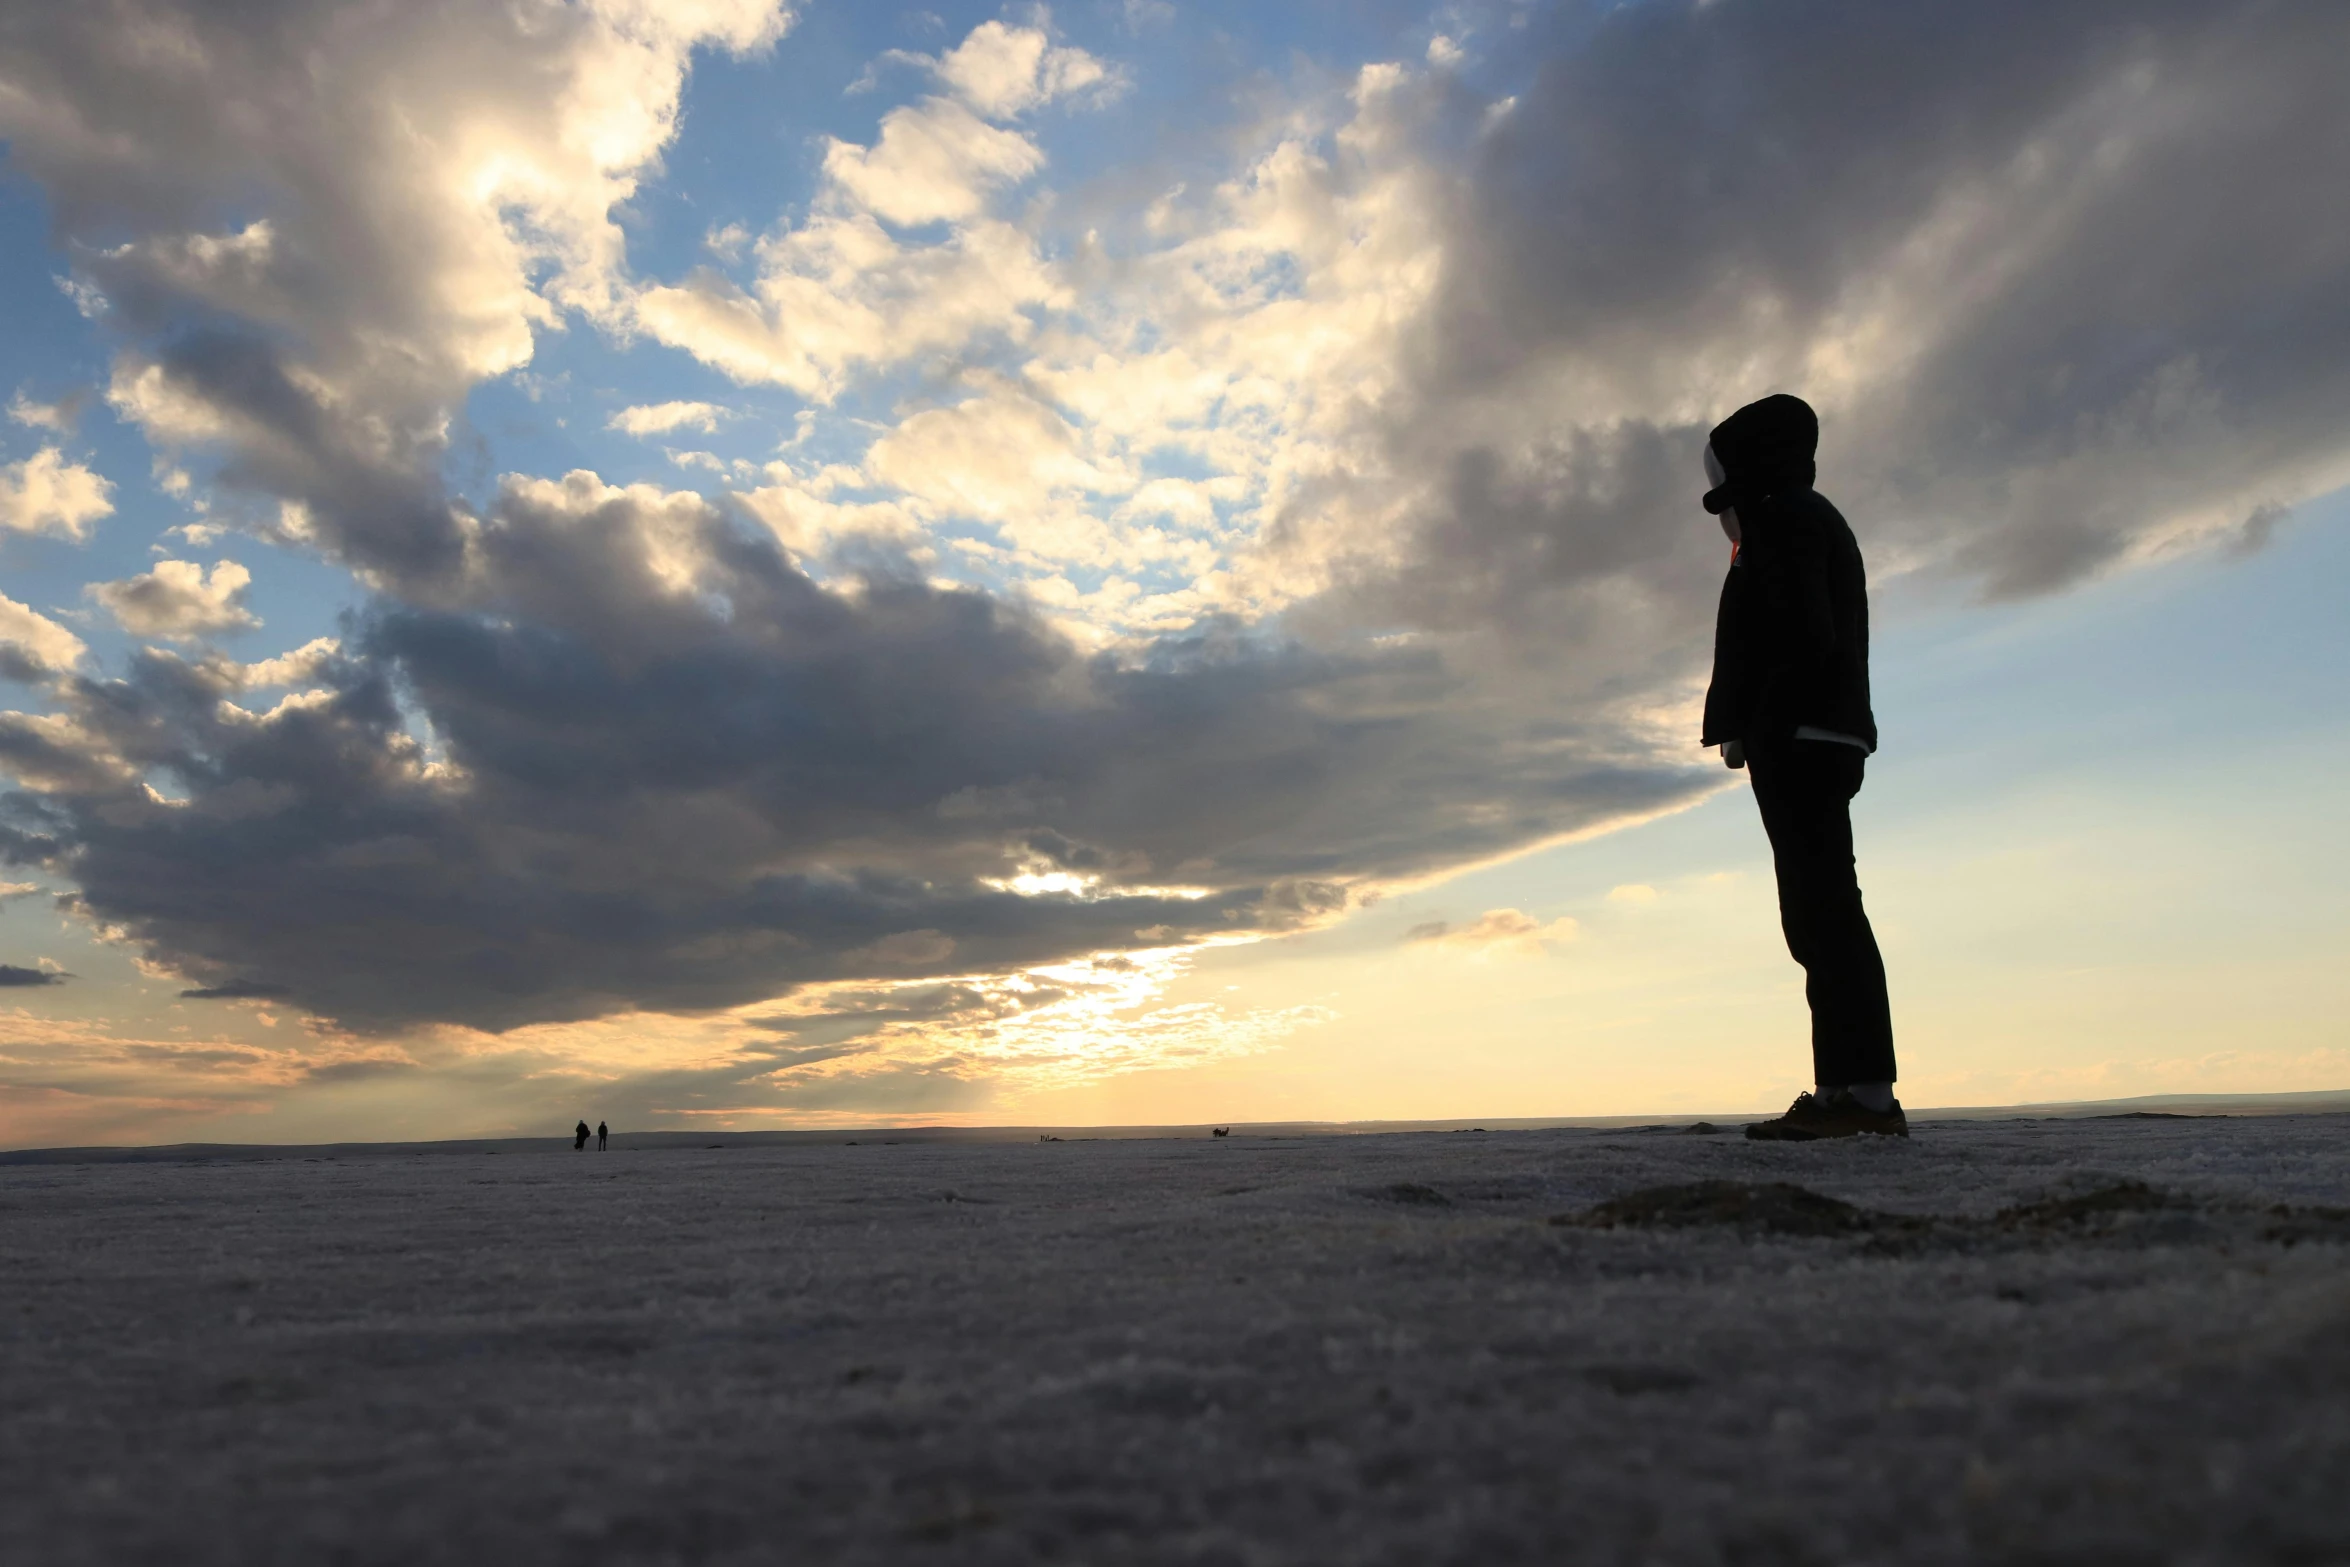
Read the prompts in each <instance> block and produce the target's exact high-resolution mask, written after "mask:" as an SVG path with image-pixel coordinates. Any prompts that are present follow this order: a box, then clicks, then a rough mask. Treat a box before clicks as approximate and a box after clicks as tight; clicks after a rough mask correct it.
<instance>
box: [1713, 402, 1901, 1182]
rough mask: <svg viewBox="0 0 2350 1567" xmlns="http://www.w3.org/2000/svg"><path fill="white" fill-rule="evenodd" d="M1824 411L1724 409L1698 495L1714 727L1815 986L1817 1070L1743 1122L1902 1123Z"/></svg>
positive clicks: (1844, 533)
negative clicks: (1705, 554)
mask: <svg viewBox="0 0 2350 1567" xmlns="http://www.w3.org/2000/svg"><path fill="white" fill-rule="evenodd" d="M1819 439H1820V422H1819V417H1818V416H1817V415H1816V414H1814V413H1813V412H1812V410H1811V406H1810V405H1809V404H1808V403H1805V402H1804V401H1803V400H1802V399H1801V398H1797V397H1789V396H1787V395H1785V394H1784V393H1781V394H1779V395H1777V396H1774V397H1766V398H1764V399H1763V400H1762V401H1761V402H1758V403H1749V404H1747V405H1746V406H1745V407H1744V408H1741V409H1739V410H1738V411H1737V412H1736V413H1734V414H1732V415H1731V416H1730V417H1729V418H1727V419H1725V420H1723V421H1722V422H1721V423H1720V424H1718V425H1716V426H1714V430H1713V434H1712V436H1711V437H1710V439H1709V442H1708V444H1707V446H1706V449H1705V471H1706V477H1707V479H1708V480H1709V481H1710V482H1711V483H1712V485H1713V488H1712V489H1710V490H1708V491H1707V492H1706V495H1705V502H1704V504H1705V509H1706V510H1707V511H1709V512H1711V513H1713V514H1714V515H1715V516H1717V517H1719V518H1720V519H1721V522H1722V531H1723V532H1724V533H1726V534H1728V535H1729V538H1730V545H1731V553H1730V574H1729V577H1728V580H1726V581H1725V582H1724V583H1723V584H1722V603H1721V610H1720V613H1719V615H1718V617H1717V619H1716V621H1715V625H1714V672H1713V684H1712V686H1711V687H1710V688H1709V689H1708V690H1707V691H1706V694H1705V732H1704V735H1703V737H1702V739H1701V741H1700V743H1701V744H1704V745H1718V746H1720V747H1721V748H1722V760H1723V761H1724V762H1725V763H1727V764H1728V765H1730V766H1731V767H1743V768H1745V769H1746V772H1747V776H1748V777H1749V778H1750V779H1752V780H1753V784H1754V799H1755V804H1756V805H1758V806H1759V807H1761V810H1762V821H1763V831H1764V832H1765V833H1767V834H1769V835H1770V840H1771V863H1772V865H1773V867H1774V868H1775V869H1776V871H1777V873H1778V881H1779V923H1780V925H1781V927H1782V928H1783V929H1784V930H1785V931H1786V933H1787V950H1788V951H1789V952H1791V953H1793V954H1794V956H1795V961H1796V962H1798V963H1800V964H1802V965H1803V970H1804V975H1805V983H1804V996H1805V998H1806V999H1807V1000H1808V1001H1809V1002H1810V1003H1811V1051H1812V1082H1813V1084H1814V1085H1815V1086H1814V1087H1813V1089H1812V1091H1811V1092H1810V1093H1807V1094H1801V1095H1798V1096H1797V1098H1796V1100H1795V1103H1794V1104H1793V1105H1792V1106H1790V1107H1789V1108H1788V1111H1787V1113H1786V1114H1785V1115H1783V1116H1780V1117H1778V1118H1777V1119H1776V1120H1770V1121H1763V1122H1758V1123H1757V1124H1755V1125H1753V1126H1749V1127H1748V1128H1747V1129H1746V1135H1747V1136H1749V1137H1756V1138H1762V1139H1765V1140H1771V1141H1788V1142H1808V1141H1810V1140H1812V1139H1814V1138H1821V1137H1850V1136H1854V1135H1856V1134H1858V1133H1863V1132H1873V1133H1877V1134H1880V1135H1884V1136H1891V1137H1907V1136H1908V1135H1909V1118H1908V1117H1907V1116H1906V1115H1904V1114H1903V1113H1902V1110H1901V1101H1900V1100H1898V1099H1896V1098H1894V1097H1893V1082H1894V1067H1893V1013H1892V1007H1891V1005H1890V1004H1889V1003H1888V1001H1887V1000H1886V996H1885V961H1884V959H1883V958H1882V957H1881V956H1879V954H1878V952H1877V938H1876V934H1875V932H1873V931H1872V930H1870V929H1869V917H1868V914H1867V912H1866V911H1865V910H1863V909H1862V907H1861V901H1860V879H1859V876H1858V874H1857V873H1856V871H1855V870H1854V866H1853V857H1852V809H1851V802H1852V797H1853V796H1854V795H1856V794H1858V793H1860V785H1861V777H1862V774H1863V773H1864V772H1865V771H1866V770H1867V766H1868V759H1869V756H1870V754H1871V753H1873V752H1874V751H1875V750H1876V749H1877V721H1876V717H1875V715H1874V714H1872V713H1871V712H1870V710H1869V595H1868V577H1867V574H1866V572H1865V571H1864V569H1863V567H1862V564H1861V558H1860V546H1859V544H1858V543H1857V542H1856V541H1855V540H1854V539H1853V536H1852V529H1851V527H1850V526H1849V525H1847V524H1846V522H1845V521H1844V518H1843V516H1842V514H1841V513H1839V512H1838V511H1837V510H1836V508H1835V507H1833V506H1831V505H1829V504H1828V501H1827V498H1826V497H1825V496H1823V495H1821V494H1820V493H1819V492H1818V491H1817V490H1815V489H1813V488H1812V480H1813V478H1814V468H1813V456H1814V454H1815V453H1816V452H1817V451H1818V449H1819Z"/></svg>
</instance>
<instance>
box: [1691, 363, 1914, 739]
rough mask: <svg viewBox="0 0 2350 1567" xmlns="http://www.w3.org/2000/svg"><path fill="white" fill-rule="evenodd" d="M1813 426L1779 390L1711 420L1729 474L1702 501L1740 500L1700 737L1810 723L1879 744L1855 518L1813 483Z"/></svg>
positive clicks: (1783, 735)
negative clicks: (1848, 518) (1735, 541)
mask: <svg viewBox="0 0 2350 1567" xmlns="http://www.w3.org/2000/svg"><path fill="white" fill-rule="evenodd" d="M1819 437H1820V425H1819V419H1818V416H1817V415H1815V414H1814V413H1813V412H1812V411H1811V408H1810V406H1809V405H1808V404H1806V403H1805V402H1804V401H1803V400H1802V399H1801V398H1796V397H1789V396H1786V395H1785V394H1783V393H1782V394H1780V395H1778V396H1774V397H1766V398H1764V399H1763V400H1762V401H1761V402H1758V403H1749V404H1747V405H1746V406H1745V407H1744V408H1741V409H1739V410H1738V411H1737V412H1736V413H1734V414H1732V415H1731V416H1730V417H1729V418H1727V419H1725V420H1723V421H1722V422H1721V423H1720V424H1718V425H1716V426H1714V430H1713V434H1712V436H1711V438H1710V439H1711V442H1712V445H1713V450H1714V457H1715V459H1716V460H1717V461H1718V462H1719V463H1720V464H1721V467H1722V472H1723V475H1724V478H1723V482H1722V483H1721V484H1720V485H1719V486H1717V487H1716V488H1714V489H1712V490H1710V491H1708V492H1707V493H1706V497H1705V509H1706V510H1707V511H1709V512H1713V513H1715V514H1716V515H1719V514H1720V513H1721V512H1723V511H1726V510H1728V509H1730V508H1732V507H1735V508H1737V512H1738V533H1739V544H1738V550H1737V553H1736V554H1735V555H1734V556H1732V557H1731V561H1730V572H1729V576H1728V577H1727V579H1725V580H1724V582H1723V583H1722V600H1721V607H1720V609H1719V611H1718V612H1717V613H1716V615H1715V619H1714V672H1713V683H1712V685H1711V686H1710V687H1708V688H1707V690H1706V693H1705V730H1704V733H1703V735H1702V736H1701V738H1700V740H1699V744H1701V745H1721V744H1723V743H1725V742H1727V741H1731V740H1738V741H1743V742H1744V743H1746V744H1747V745H1749V746H1753V745H1757V744H1762V745H1768V744H1770V743H1772V742H1774V741H1779V740H1787V739H1792V738H1793V737H1794V735H1795V731H1796V730H1797V729H1798V728H1799V727H1811V728H1816V729H1822V730H1827V731H1830V732H1832V733H1836V734H1847V735H1855V736H1858V737H1859V738H1860V739H1862V740H1865V741H1867V742H1868V748H1869V749H1870V750H1871V751H1874V750H1875V749H1876V748H1877V720H1876V716H1875V715H1874V714H1873V713H1872V712H1871V711H1870V710H1869V594H1868V573H1867V571H1866V569H1865V567H1864V566H1863V565H1862V562H1861V558H1860V544H1859V542H1858V541H1857V540H1855V539H1854V538H1853V536H1852V528H1851V526H1850V525H1849V524H1847V523H1846V522H1845V520H1844V517H1843V514H1842V513H1840V512H1838V511H1837V510H1836V508H1835V507H1833V506H1831V505H1829V504H1828V499H1827V497H1826V496H1824V495H1821V494H1820V493H1819V492H1818V491H1817V490H1814V489H1813V488H1812V480H1813V478H1814V476H1815V469H1814V467H1813V455H1814V454H1815V453H1816V452H1817V451H1818V449H1819Z"/></svg>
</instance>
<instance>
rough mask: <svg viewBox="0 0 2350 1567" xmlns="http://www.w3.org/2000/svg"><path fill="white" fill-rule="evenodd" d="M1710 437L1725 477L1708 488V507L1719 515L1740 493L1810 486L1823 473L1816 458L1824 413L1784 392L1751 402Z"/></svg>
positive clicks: (1757, 493) (1735, 503)
mask: <svg viewBox="0 0 2350 1567" xmlns="http://www.w3.org/2000/svg"><path fill="white" fill-rule="evenodd" d="M1707 441H1708V444H1710V445H1711V446H1712V447H1713V452H1714V458H1715V460H1716V461H1718V462H1719V463H1720V464H1721V465H1722V472H1723V473H1724V475H1726V477H1725V478H1724V479H1723V480H1722V482H1721V483H1720V484H1717V485H1715V486H1714V487H1713V488H1712V489H1710V490H1708V491H1706V492H1705V509H1706V510H1707V511H1709V512H1712V513H1714V514H1715V515H1716V516H1719V515H1721V513H1722V511H1723V510H1724V509H1725V508H1727V507H1731V506H1735V505H1737V504H1738V496H1739V494H1740V493H1745V494H1748V495H1770V494H1774V493H1776V492H1778V491H1781V490H1808V489H1810V488H1811V487H1812V481H1813V480H1814V479H1815V478H1817V477H1818V476H1819V470H1818V468H1817V467H1815V466H1814V464H1813V461H1812V459H1813V458H1814V457H1815V456H1816V455H1817V454H1818V452H1819V449H1820V416H1819V415H1818V414H1815V413H1813V412H1812V411H1811V404H1809V403H1807V402H1805V401H1804V400H1803V399H1802V398H1800V397H1790V396H1789V395H1787V394H1786V393H1785V392H1775V393H1773V394H1772V395H1770V396H1769V397H1766V398H1764V399H1763V400H1762V401H1760V402H1756V403H1748V404H1747V405H1746V406H1745V407H1744V408H1741V409H1739V410H1738V411H1737V412H1736V413H1734V414H1732V415H1730V417H1729V418H1727V419H1724V420H1723V421H1722V422H1721V423H1720V424H1717V425H1715V426H1714V428H1713V434H1712V435H1710V436H1708V437H1707Z"/></svg>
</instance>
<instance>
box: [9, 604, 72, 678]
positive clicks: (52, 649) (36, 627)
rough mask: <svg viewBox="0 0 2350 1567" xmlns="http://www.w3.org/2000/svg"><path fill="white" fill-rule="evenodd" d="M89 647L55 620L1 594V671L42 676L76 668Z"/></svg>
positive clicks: (16, 675)
mask: <svg viewBox="0 0 2350 1567" xmlns="http://www.w3.org/2000/svg"><path fill="white" fill-rule="evenodd" d="M88 651H89V650H88V649H87V648H86V647H84V646H83V644H82V639H81V638H80V637H77V636H75V635H74V634H73V633H72V632H70V631H68V630H66V629H65V628H64V627H63V626H61V625H59V624H58V623H57V622H56V621H54V620H51V619H49V618H48V617H47V616H46V615H41V614H38V613H36V612H35V611H33V610H31V609H28V608H26V607H25V606H24V605H22V604H19V603H18V602H17V601H16V600H14V599H12V598H10V597H8V596H7V595H6V594H0V675H6V676H7V677H8V678H9V679H11V680H26V681H33V680H40V679H42V678H44V677H46V676H48V675H53V674H56V673H58V672H60V671H63V670H67V669H71V668H73V666H74V665H76V664H78V663H80V662H81V661H82V655H83V654H84V653H86V652H88Z"/></svg>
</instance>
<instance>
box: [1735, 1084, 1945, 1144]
mask: <svg viewBox="0 0 2350 1567" xmlns="http://www.w3.org/2000/svg"><path fill="white" fill-rule="evenodd" d="M1864 1132H1865V1133H1867V1134H1869V1135H1871V1136H1874V1137H1907V1136H1908V1135H1909V1117H1908V1116H1906V1115H1903V1114H1902V1113H1901V1101H1900V1100H1898V1099H1896V1100H1894V1101H1893V1108H1892V1109H1890V1110H1871V1109H1870V1108H1869V1107H1868V1106H1867V1105H1864V1104H1862V1103H1861V1102H1860V1101H1859V1100H1857V1099H1855V1098H1853V1097H1852V1095H1850V1094H1847V1093H1842V1092H1838V1093H1834V1094H1831V1095H1829V1096H1828V1097H1827V1098H1825V1099H1822V1098H1821V1097H1820V1096H1819V1095H1817V1094H1797V1095H1796V1096H1795V1103H1793V1104H1791V1105H1789V1106H1788V1107H1787V1113H1786V1114H1785V1115H1783V1116H1780V1117H1779V1118H1778V1119H1777V1120H1774V1121H1757V1122H1755V1123H1754V1124H1753V1125H1752V1126H1749V1127H1748V1128H1747V1129H1746V1135H1747V1136H1749V1137H1751V1138H1754V1139H1755V1140H1756V1141H1757V1142H1765V1143H1809V1142H1817V1141H1818V1140H1819V1139H1821V1138H1823V1137H1858V1136H1860V1135H1861V1134H1862V1133H1864Z"/></svg>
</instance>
